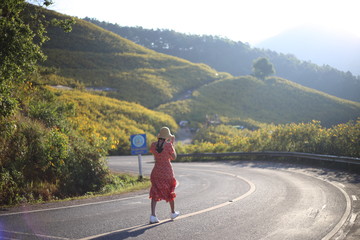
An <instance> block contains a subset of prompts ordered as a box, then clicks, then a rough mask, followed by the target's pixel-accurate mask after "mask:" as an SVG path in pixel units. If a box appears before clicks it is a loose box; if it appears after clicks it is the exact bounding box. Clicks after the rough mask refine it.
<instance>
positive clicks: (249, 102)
mask: <svg viewBox="0 0 360 240" xmlns="http://www.w3.org/2000/svg"><path fill="white" fill-rule="evenodd" d="M156 110H158V111H163V112H166V113H168V114H169V115H172V116H174V117H175V118H176V119H178V120H180V119H196V120H197V121H203V122H204V121H205V116H206V115H210V116H212V115H215V114H216V115H219V116H222V117H225V119H226V121H229V122H232V123H233V124H245V125H247V122H248V121H247V120H249V119H253V120H256V121H258V122H262V123H277V124H278V123H290V122H309V121H311V120H313V119H316V120H319V121H321V122H322V124H323V125H325V126H331V125H333V124H337V123H341V122H344V121H345V122H346V121H347V120H348V119H356V118H357V117H359V116H360V103H357V102H351V101H347V100H343V99H340V98H337V97H334V96H331V95H328V94H325V93H322V92H319V91H317V90H314V89H310V88H307V87H303V86H301V85H299V84H296V83H293V82H291V81H288V80H286V79H282V78H277V77H271V78H268V79H266V80H265V81H262V80H259V79H256V78H254V77H252V76H243V77H236V78H229V79H224V80H219V81H216V82H213V83H210V84H207V85H204V86H203V87H201V88H199V89H198V90H197V91H195V92H193V94H192V98H189V99H186V100H182V101H177V102H172V103H167V104H164V105H161V106H159V107H158V108H157V109H156ZM236 121H238V122H236Z"/></svg>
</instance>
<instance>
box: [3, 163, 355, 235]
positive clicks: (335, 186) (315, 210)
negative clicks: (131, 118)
mask: <svg viewBox="0 0 360 240" xmlns="http://www.w3.org/2000/svg"><path fill="white" fill-rule="evenodd" d="M109 166H110V168H111V169H112V170H114V171H120V172H132V173H135V174H137V173H139V169H138V157H137V156H128V157H110V158H109ZM152 167H153V158H152V157H151V156H143V157H142V172H143V175H145V176H148V175H150V172H151V169H152ZM173 167H174V171H175V175H176V178H177V180H178V186H177V188H176V193H177V198H176V200H175V206H176V210H178V211H180V212H181V215H180V216H179V217H178V218H177V219H175V220H174V221H171V220H170V219H169V218H170V207H169V204H167V203H166V202H164V201H162V202H159V203H158V204H157V216H158V218H159V219H160V220H161V222H160V223H159V224H151V225H150V224H149V216H150V200H149V199H148V190H146V191H140V192H136V193H129V194H122V195H117V196H110V197H101V198H95V199H85V200H76V201H67V202H58V203H48V204H40V205H30V206H29V205H28V206H24V207H19V208H14V209H3V210H2V211H0V239H239V240H241V239H254V240H255V239H274V240H279V239H291V240H294V239H303V240H309V239H314V240H320V239H323V240H325V239H349V240H355V239H360V230H359V226H360V224H359V219H358V212H359V210H360V207H359V203H358V198H359V197H360V186H359V178H358V176H357V175H351V174H347V173H341V172H335V171H330V170H321V169H315V168H314V169H313V168H307V167H294V166H291V165H284V164H275V163H266V162H265V163H264V162H227V163H219V162H212V163H173Z"/></svg>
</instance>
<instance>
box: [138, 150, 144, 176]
mask: <svg viewBox="0 0 360 240" xmlns="http://www.w3.org/2000/svg"><path fill="white" fill-rule="evenodd" d="M138 162H139V178H140V179H142V178H143V175H142V166H141V154H139V155H138Z"/></svg>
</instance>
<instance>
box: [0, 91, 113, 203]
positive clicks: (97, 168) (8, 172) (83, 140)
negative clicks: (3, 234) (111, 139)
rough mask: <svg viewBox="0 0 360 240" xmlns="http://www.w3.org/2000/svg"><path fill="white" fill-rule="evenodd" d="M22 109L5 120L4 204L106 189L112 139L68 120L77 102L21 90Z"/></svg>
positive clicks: (0, 159) (1, 150)
mask: <svg viewBox="0 0 360 240" xmlns="http://www.w3.org/2000/svg"><path fill="white" fill-rule="evenodd" d="M16 94H17V95H16V97H17V98H18V99H21V106H22V108H21V111H18V112H17V113H16V114H15V115H14V116H12V117H8V118H6V119H3V120H1V121H0V126H1V127H0V143H1V144H0V178H1V179H2V180H3V182H1V184H0V189H1V190H2V191H1V194H0V200H1V202H0V204H15V203H18V202H20V201H35V200H49V199H53V198H56V197H59V198H62V197H68V196H77V195H81V194H84V193H86V192H88V191H97V190H99V189H101V188H102V187H103V186H104V185H105V184H106V183H107V181H108V176H109V172H108V169H107V166H106V162H105V160H104V159H103V157H104V156H105V155H106V154H107V149H108V148H107V145H106V142H105V141H104V140H103V139H102V138H100V137H98V136H96V135H94V134H91V133H88V134H86V133H84V132H81V133H80V132H79V131H78V130H77V129H75V128H74V126H73V125H72V124H71V122H70V121H69V120H68V119H67V118H68V117H71V116H73V115H74V105H73V104H71V103H70V104H67V103H63V102H61V101H59V100H58V98H57V97H56V96H55V95H54V94H53V93H51V92H49V91H47V90H45V89H42V88H34V87H31V88H28V87H25V88H22V91H17V92H16Z"/></svg>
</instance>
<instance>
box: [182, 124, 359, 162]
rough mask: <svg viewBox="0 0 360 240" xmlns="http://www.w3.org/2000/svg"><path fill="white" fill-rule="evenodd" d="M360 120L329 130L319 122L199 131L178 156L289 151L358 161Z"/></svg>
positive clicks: (211, 128)
mask: <svg viewBox="0 0 360 240" xmlns="http://www.w3.org/2000/svg"><path fill="white" fill-rule="evenodd" d="M359 142H360V118H359V119H358V120H357V121H349V122H347V123H345V124H339V125H336V126H333V127H331V128H324V127H322V126H321V124H320V122H319V121H311V122H309V123H298V124H295V123H290V124H280V125H273V124H270V125H266V126H262V127H261V128H259V129H257V130H254V131H250V130H248V129H245V130H238V129H236V128H234V127H232V126H225V125H219V126H211V127H208V128H203V129H201V130H200V131H199V132H198V133H197V135H196V137H195V144H193V145H180V146H178V147H177V150H178V152H179V153H205V152H209V153H211V152H213V153H219V152H253V151H289V152H305V153H317V154H331V155H338V156H350V157H360V148H359Z"/></svg>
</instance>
